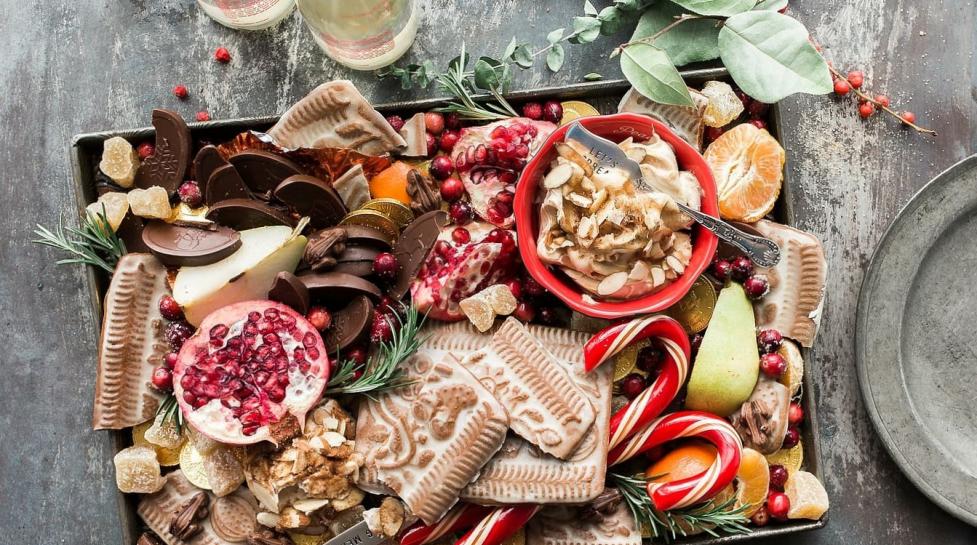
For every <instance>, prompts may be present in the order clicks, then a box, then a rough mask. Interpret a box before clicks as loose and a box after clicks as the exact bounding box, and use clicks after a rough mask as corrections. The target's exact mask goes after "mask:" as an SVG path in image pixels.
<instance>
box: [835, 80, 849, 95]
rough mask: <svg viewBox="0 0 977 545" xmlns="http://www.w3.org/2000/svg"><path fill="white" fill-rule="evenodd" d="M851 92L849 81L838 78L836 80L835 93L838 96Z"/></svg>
mask: <svg viewBox="0 0 977 545" xmlns="http://www.w3.org/2000/svg"><path fill="white" fill-rule="evenodd" d="M849 92H851V85H849V84H848V82H847V81H845V80H843V79H841V78H838V79H836V80H835V94H836V95H838V96H845V95H847V94H848V93H849Z"/></svg>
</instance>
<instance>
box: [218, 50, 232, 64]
mask: <svg viewBox="0 0 977 545" xmlns="http://www.w3.org/2000/svg"><path fill="white" fill-rule="evenodd" d="M214 59H215V60H216V61H217V62H222V63H225V64H227V63H229V62H231V52H230V51H228V50H227V48H226V47H218V48H217V50H216V51H214Z"/></svg>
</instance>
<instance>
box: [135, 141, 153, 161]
mask: <svg viewBox="0 0 977 545" xmlns="http://www.w3.org/2000/svg"><path fill="white" fill-rule="evenodd" d="M136 153H138V154H139V159H140V160H142V161H145V160H146V159H148V158H149V157H150V156H152V155H153V154H154V153H156V146H155V145H153V143H152V142H143V143H142V144H139V145H138V146H136Z"/></svg>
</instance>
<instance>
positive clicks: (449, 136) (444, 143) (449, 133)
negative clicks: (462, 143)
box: [438, 129, 461, 153]
mask: <svg viewBox="0 0 977 545" xmlns="http://www.w3.org/2000/svg"><path fill="white" fill-rule="evenodd" d="M459 138H461V135H460V134H459V133H458V131H454V130H450V129H445V131H444V132H443V133H441V140H440V141H439V142H438V147H439V148H441V151H443V152H445V153H451V151H452V150H453V149H455V144H457V143H458V139H459Z"/></svg>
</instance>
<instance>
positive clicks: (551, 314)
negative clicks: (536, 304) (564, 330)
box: [539, 307, 560, 325]
mask: <svg viewBox="0 0 977 545" xmlns="http://www.w3.org/2000/svg"><path fill="white" fill-rule="evenodd" d="M539 321H540V322H542V323H543V324H545V325H557V324H558V323H559V321H560V317H559V316H558V315H557V314H556V311H555V310H553V309H552V308H550V307H544V308H541V309H539Z"/></svg>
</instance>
